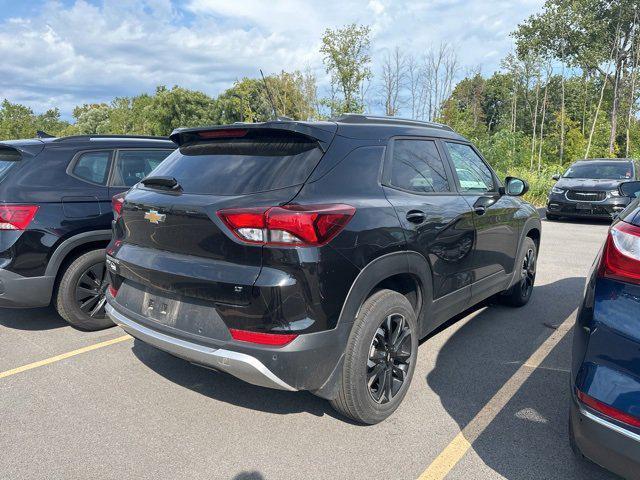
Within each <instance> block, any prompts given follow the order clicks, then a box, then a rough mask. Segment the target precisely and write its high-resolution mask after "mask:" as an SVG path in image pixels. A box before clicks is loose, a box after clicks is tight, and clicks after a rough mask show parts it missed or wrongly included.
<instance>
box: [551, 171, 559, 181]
mask: <svg viewBox="0 0 640 480" xmlns="http://www.w3.org/2000/svg"><path fill="white" fill-rule="evenodd" d="M551 178H553V179H554V180H556V181H558V180H560V174H559V173H556V174H555V175H554V176H552V177H551Z"/></svg>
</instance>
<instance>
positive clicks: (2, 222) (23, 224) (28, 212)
mask: <svg viewBox="0 0 640 480" xmlns="http://www.w3.org/2000/svg"><path fill="white" fill-rule="evenodd" d="M37 211H38V205H0V230H24V229H25V228H27V227H28V226H29V224H30V223H31V221H32V220H33V217H35V216H36V212H37Z"/></svg>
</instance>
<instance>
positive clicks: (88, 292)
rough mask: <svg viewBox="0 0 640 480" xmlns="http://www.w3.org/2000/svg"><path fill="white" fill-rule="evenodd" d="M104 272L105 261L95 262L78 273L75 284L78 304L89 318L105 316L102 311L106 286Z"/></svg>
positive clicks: (105, 271)
mask: <svg viewBox="0 0 640 480" xmlns="http://www.w3.org/2000/svg"><path fill="white" fill-rule="evenodd" d="M106 273H107V269H106V266H105V263H104V262H101V263H97V264H95V265H92V266H90V267H89V268H87V269H86V270H85V271H84V272H83V273H82V274H81V275H80V278H79V279H78V283H77V284H76V300H77V302H78V306H79V307H80V310H82V311H83V312H84V313H85V314H86V315H88V316H89V317H90V318H105V316H106V313H105V311H104V306H105V303H106V297H105V292H106V291H107V286H108V283H107V281H106Z"/></svg>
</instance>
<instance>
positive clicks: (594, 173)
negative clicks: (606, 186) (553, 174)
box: [563, 162, 633, 180]
mask: <svg viewBox="0 0 640 480" xmlns="http://www.w3.org/2000/svg"><path fill="white" fill-rule="evenodd" d="M563 177H564V178H592V179H595V180H605V179H606V180H628V179H630V178H633V167H632V165H631V163H626V162H622V163H611V162H609V163H592V164H591V163H590V164H586V163H585V164H581V165H572V166H571V167H569V170H567V171H566V172H565V174H564V175H563Z"/></svg>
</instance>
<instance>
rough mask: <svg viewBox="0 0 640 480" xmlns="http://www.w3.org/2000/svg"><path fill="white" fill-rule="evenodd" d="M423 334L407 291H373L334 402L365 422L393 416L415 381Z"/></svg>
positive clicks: (356, 327)
mask: <svg viewBox="0 0 640 480" xmlns="http://www.w3.org/2000/svg"><path fill="white" fill-rule="evenodd" d="M418 335H419V332H418V323H417V320H416V314H415V312H414V310H413V308H412V306H411V304H410V303H409V301H408V300H407V298H406V297H405V296H404V295H402V294H400V293H398V292H394V291H392V290H380V291H378V292H376V293H374V294H373V295H371V297H369V298H368V299H367V300H366V301H365V302H364V304H363V305H362V307H361V308H360V312H359V313H358V316H357V317H356V320H355V322H354V324H353V329H352V330H351V335H350V336H349V341H348V343H347V349H346V352H345V361H344V367H343V372H342V380H341V385H340V387H339V393H338V396H337V398H335V399H334V400H332V401H331V405H332V406H333V408H334V409H336V410H337V411H338V412H340V413H342V414H343V415H345V416H347V417H349V418H352V419H353V420H356V421H357V422H360V423H364V424H375V423H379V422H381V421H383V420H384V419H386V418H387V417H389V416H390V415H391V414H392V413H393V412H394V411H395V410H396V409H397V408H398V406H399V405H400V403H401V402H402V399H403V398H404V396H405V395H406V393H407V390H408V388H409V384H410V383H411V378H412V376H413V371H414V369H415V365H416V357H417V351H418Z"/></svg>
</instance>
